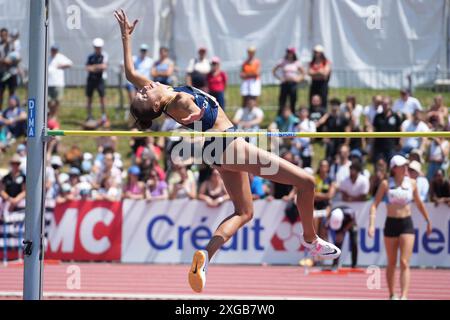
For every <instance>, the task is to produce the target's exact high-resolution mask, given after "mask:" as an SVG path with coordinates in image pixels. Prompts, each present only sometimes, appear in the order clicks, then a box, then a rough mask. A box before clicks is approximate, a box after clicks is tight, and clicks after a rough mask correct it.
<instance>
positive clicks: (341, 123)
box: [318, 99, 350, 161]
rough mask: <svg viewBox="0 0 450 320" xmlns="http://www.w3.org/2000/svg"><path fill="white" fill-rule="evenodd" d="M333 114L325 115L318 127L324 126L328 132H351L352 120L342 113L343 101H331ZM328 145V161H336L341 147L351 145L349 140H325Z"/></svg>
mask: <svg viewBox="0 0 450 320" xmlns="http://www.w3.org/2000/svg"><path fill="white" fill-rule="evenodd" d="M330 105H331V112H330V113H327V114H325V115H324V116H323V117H322V119H320V120H319V122H318V125H319V126H320V125H322V124H323V125H324V126H325V128H326V131H327V132H349V131H350V120H349V118H347V117H346V116H345V115H344V114H342V113H341V112H340V105H341V101H340V100H339V99H331V100H330ZM324 142H325V145H326V157H327V159H328V161H331V160H332V159H334V157H335V155H336V153H337V151H338V148H339V146H340V145H342V144H345V145H349V144H350V139H349V138H344V139H342V138H339V139H324Z"/></svg>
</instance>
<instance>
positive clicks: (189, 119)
mask: <svg viewBox="0 0 450 320" xmlns="http://www.w3.org/2000/svg"><path fill="white" fill-rule="evenodd" d="M204 114H205V108H201V109H200V111H198V112H195V113H192V114H190V115H189V116H188V117H186V118H184V119H181V120H180V122H181V124H183V125H188V124H191V123H193V122H195V121H199V120H201V119H202V118H203V115H204Z"/></svg>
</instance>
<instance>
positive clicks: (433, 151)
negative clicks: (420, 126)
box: [427, 137, 450, 181]
mask: <svg viewBox="0 0 450 320" xmlns="http://www.w3.org/2000/svg"><path fill="white" fill-rule="evenodd" d="M449 152H450V144H449V142H448V140H446V139H445V138H442V137H441V138H431V142H430V144H429V147H428V172H427V178H428V181H431V180H433V177H434V175H435V173H436V171H438V170H439V169H443V170H446V169H448V165H449V160H448V156H449Z"/></svg>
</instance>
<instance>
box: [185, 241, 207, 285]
mask: <svg viewBox="0 0 450 320" xmlns="http://www.w3.org/2000/svg"><path fill="white" fill-rule="evenodd" d="M207 272H208V251H205V250H198V251H196V252H195V253H194V257H193V258H192V265H191V270H189V284H190V285H191V288H192V290H194V291H195V292H197V293H200V292H202V290H203V289H204V288H205V285H206V273H207Z"/></svg>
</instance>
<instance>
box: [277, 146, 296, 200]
mask: <svg viewBox="0 0 450 320" xmlns="http://www.w3.org/2000/svg"><path fill="white" fill-rule="evenodd" d="M280 156H281V158H282V159H284V160H286V161H288V162H290V163H292V164H294V165H296V163H295V159H294V155H293V154H292V152H290V151H289V150H286V149H283V150H280ZM291 191H292V186H290V185H287V184H282V183H277V182H274V183H273V184H272V195H273V197H274V198H275V199H283V197H284V196H287V195H288V194H289V193H290V192H291Z"/></svg>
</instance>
